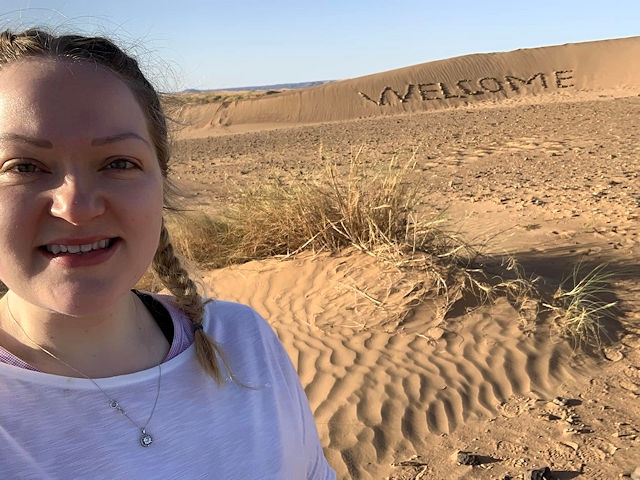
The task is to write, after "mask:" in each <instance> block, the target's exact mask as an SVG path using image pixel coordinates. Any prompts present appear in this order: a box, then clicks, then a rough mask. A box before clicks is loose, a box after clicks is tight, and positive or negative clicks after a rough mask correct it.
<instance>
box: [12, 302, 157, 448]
mask: <svg viewBox="0 0 640 480" xmlns="http://www.w3.org/2000/svg"><path fill="white" fill-rule="evenodd" d="M7 312H8V313H9V316H10V317H11V320H13V322H14V323H15V324H16V325H17V326H18V328H19V329H20V330H22V333H23V334H24V335H25V337H27V338H28V339H29V341H30V342H31V343H33V344H34V345H35V346H36V347H38V348H39V349H40V350H42V351H43V352H44V353H46V354H47V355H49V356H50V357H51V358H53V359H54V360H57V361H58V362H60V363H61V364H63V365H64V366H66V367H67V368H69V369H71V370H73V371H74V372H76V373H77V374H78V375H81V376H82V377H84V378H86V379H87V380H89V381H90V382H91V383H93V384H94V385H95V386H96V388H97V389H98V390H100V392H102V394H103V395H104V396H105V398H106V399H107V400H108V402H109V408H111V409H113V410H115V411H116V412H120V413H121V414H122V415H124V416H125V417H126V418H127V420H129V421H130V422H131V423H132V424H133V426H135V427H136V428H137V429H138V430H140V445H142V446H143V447H149V446H151V444H152V443H153V437H152V436H151V434H150V433H149V432H147V426H148V425H149V422H151V418H153V414H154V413H155V411H156V405H158V398H159V397H160V381H161V380H162V363H159V364H158V387H157V390H156V398H155V400H154V401H153V408H152V409H151V413H150V414H149V418H147V421H146V422H145V423H144V425H142V426H140V425H138V423H136V422H135V421H134V420H133V419H132V418H131V417H130V416H129V415H128V414H127V412H126V411H125V410H124V409H123V408H122V406H121V405H120V403H119V402H118V401H117V400H116V399H114V398H112V397H111V396H110V395H109V394H107V392H105V391H104V390H103V389H102V387H101V386H100V385H98V383H97V382H96V381H95V380H94V379H93V378H91V377H90V376H89V375H87V374H85V373H84V372H82V371H80V370H78V369H77V368H76V367H74V366H72V365H69V364H68V363H67V362H65V361H64V360H62V359H61V358H60V357H58V356H56V355H54V354H53V353H52V352H50V351H49V350H47V349H46V348H44V347H43V346H41V345H40V344H39V343H37V342H36V341H35V340H33V339H32V338H31V337H30V336H29V334H28V333H27V332H26V330H25V329H24V328H23V327H22V325H21V324H20V323H19V322H18V320H16V317H14V316H13V313H12V312H11V308H10V307H9V299H8V298H7Z"/></svg>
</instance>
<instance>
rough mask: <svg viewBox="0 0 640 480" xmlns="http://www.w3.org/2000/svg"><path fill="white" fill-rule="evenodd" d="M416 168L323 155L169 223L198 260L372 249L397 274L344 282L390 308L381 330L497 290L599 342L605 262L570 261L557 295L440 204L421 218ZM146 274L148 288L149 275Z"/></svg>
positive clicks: (491, 296)
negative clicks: (421, 311)
mask: <svg viewBox="0 0 640 480" xmlns="http://www.w3.org/2000/svg"><path fill="white" fill-rule="evenodd" d="M319 158H323V157H322V152H321V151H320V152H319ZM414 169H415V158H414V157H411V158H410V159H409V160H406V161H404V162H401V161H399V160H398V159H397V158H393V159H391V160H390V161H385V162H383V161H369V160H366V159H364V158H363V150H362V149H360V150H359V151H358V152H357V153H356V154H355V155H353V156H352V158H351V159H350V162H349V163H348V165H346V166H341V167H340V166H339V165H337V164H336V163H332V162H325V163H324V165H323V167H322V169H321V170H320V171H318V172H314V174H310V175H308V176H307V177H305V179H302V180H296V181H291V182H289V183H285V182H283V181H274V182H272V183H265V184H262V185H261V186H259V187H257V188H254V189H251V190H246V191H242V192H239V194H238V195H237V198H238V200H237V201H235V202H234V203H233V204H231V205H229V206H228V209H227V210H226V211H225V212H224V213H223V214H222V215H221V216H220V217H219V218H215V219H214V218H212V217H210V216H208V215H205V214H204V213H198V212H187V213H184V214H180V215H177V216H174V217H169V219H168V221H167V223H168V228H169V231H170V233H171V236H172V238H173V243H174V246H175V247H176V249H177V250H178V251H179V252H180V254H181V255H182V256H184V257H185V258H186V259H189V260H190V261H191V262H193V263H194V264H195V265H196V266H198V267H200V268H201V269H211V268H220V267H224V266H227V265H231V264H234V263H243V262H247V261H250V260H256V259H264V258H269V257H288V256H293V255H296V254H298V253H301V252H303V251H311V252H313V253H320V252H328V253H337V252H342V251H346V250H357V251H359V252H362V253H365V254H368V255H372V256H373V257H375V258H376V259H378V260H379V261H380V262H382V263H384V264H385V265H386V266H387V267H388V268H390V269H391V270H393V272H396V273H397V272H399V273H400V275H399V276H398V275H396V274H395V273H390V274H389V276H388V278H394V279H397V280H395V281H394V282H393V283H394V285H389V287H388V291H386V292H379V291H375V292H374V291H373V290H368V289H367V288H368V287H367V288H365V287H360V286H358V285H357V283H354V284H353V285H349V288H351V289H353V290H354V291H355V292H357V293H359V295H360V297H362V298H364V299H366V300H367V301H369V302H370V303H371V304H372V305H373V307H375V308H376V309H382V310H384V311H385V312H386V313H387V316H388V318H387V319H386V320H385V321H383V322H382V323H381V325H384V326H385V329H387V330H388V329H389V328H391V329H392V330H393V329H397V330H399V329H401V328H402V325H403V324H404V323H405V322H406V321H407V319H409V318H410V317H411V314H412V312H413V311H414V310H415V308H416V307H418V306H419V305H421V304H422V303H423V302H425V301H426V300H434V299H438V300H439V304H440V305H441V307H440V308H439V314H438V317H439V318H440V320H441V321H442V322H443V323H445V322H446V320H447V318H450V317H454V316H459V315H464V314H465V313H467V312H469V311H470V310H472V309H474V308H478V307H479V306H483V305H486V304H490V303H492V302H493V301H495V300H496V299H497V298H499V297H503V298H506V299H507V300H508V301H509V302H510V303H511V304H512V305H513V307H514V308H515V309H516V311H517V312H518V313H519V315H520V319H521V326H522V328H523V329H524V330H534V329H535V328H536V326H537V324H538V320H539V315H540V312H541V310H544V309H545V308H546V309H550V310H551V311H552V312H553V315H554V318H555V321H556V324H557V325H558V332H559V334H560V335H561V336H563V337H566V338H569V339H570V340H571V341H572V342H573V343H574V344H576V345H578V346H594V345H599V342H600V338H601V335H602V329H601V327H600V322H599V319H600V318H601V316H602V315H605V316H606V315H609V314H611V308H612V306H613V304H611V303H607V302H603V301H602V295H601V294H603V293H606V292H609V290H608V289H607V285H608V284H607V283H606V282H607V281H608V280H609V279H610V277H609V274H607V273H605V272H604V269H603V268H601V267H596V268H595V269H594V270H592V271H591V272H587V273H584V272H583V271H582V269H581V268H576V269H574V271H573V272H572V274H571V275H570V276H569V278H568V279H567V280H565V281H563V282H560V286H559V287H558V289H557V291H555V293H554V294H553V295H551V296H549V295H547V294H545V293H544V291H542V290H541V289H539V288H538V285H537V283H538V279H537V278H536V277H535V276H529V275H527V274H526V272H524V271H523V269H522V267H521V266H520V265H519V264H518V262H517V261H516V259H515V258H511V257H505V258H495V257H488V256H486V255H483V254H482V246H478V245H472V244H470V243H469V242H467V241H465V239H463V238H461V237H460V236H459V235H457V234H456V233H455V232H452V231H451V230H448V229H447V228H445V226H446V225H447V224H450V221H449V220H448V219H447V218H446V217H445V213H446V212H441V213H440V214H437V215H435V216H432V217H429V218H422V217H421V216H420V215H419V214H418V205H419V200H420V198H421V191H420V188H421V187H420V186H419V185H416V183H415V182H411V181H410V180H411V178H412V177H413V176H414ZM145 281H146V282H147V283H146V285H144V286H145V287H147V288H148V287H149V277H146V279H145ZM359 327H360V328H368V327H370V326H368V325H360V326H359Z"/></svg>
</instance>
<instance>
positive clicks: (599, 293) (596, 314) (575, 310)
mask: <svg viewBox="0 0 640 480" xmlns="http://www.w3.org/2000/svg"><path fill="white" fill-rule="evenodd" d="M612 276H613V275H612V274H611V273H609V272H607V271H606V265H598V266H596V267H595V268H593V269H591V270H589V271H587V272H584V268H583V267H582V265H581V264H578V265H576V267H575V268H574V269H573V272H572V273H571V275H570V276H569V277H568V278H566V279H565V280H563V282H562V283H561V284H560V286H559V287H558V289H557V291H556V292H555V293H554V295H553V297H552V299H551V301H550V302H549V303H546V304H545V306H546V307H547V308H549V309H550V310H551V311H552V313H553V316H554V320H555V326H556V329H557V330H558V332H559V334H560V335H562V336H563V337H566V338H568V339H569V340H570V341H571V342H572V344H573V345H574V346H575V347H576V348H584V347H587V348H596V349H600V347H601V346H602V336H603V334H604V333H605V331H606V329H605V325H604V322H605V320H607V319H615V317H616V315H615V310H614V308H615V307H616V305H617V302H615V301H607V300H606V298H608V297H612V296H613V295H614V291H613V290H612V288H611V286H610V282H611V280H612Z"/></svg>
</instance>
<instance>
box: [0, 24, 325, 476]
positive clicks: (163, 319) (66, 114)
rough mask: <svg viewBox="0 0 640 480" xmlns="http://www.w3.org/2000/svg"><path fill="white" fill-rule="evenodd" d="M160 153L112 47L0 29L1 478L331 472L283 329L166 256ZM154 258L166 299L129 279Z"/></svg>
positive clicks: (134, 70)
mask: <svg viewBox="0 0 640 480" xmlns="http://www.w3.org/2000/svg"><path fill="white" fill-rule="evenodd" d="M168 161H169V157H168V141H167V130H166V122H165V117H164V114H163V113H162V109H161V107H160V102H159V100H158V95H157V94H156V92H155V90H154V89H153V88H152V86H151V85H150V84H149V82H147V80H146V79H145V78H144V76H143V75H142V73H141V72H140V70H139V69H138V66H137V63H136V61H135V60H133V59H132V58H130V57H128V56H127V55H126V54H124V53H123V52H122V51H121V50H120V49H119V48H118V47H116V46H115V45H114V44H113V43H111V42H110V41H108V40H105V39H102V38H85V37H80V36H62V37H54V36H52V35H50V34H48V33H46V32H43V31H39V30H30V31H25V32H22V33H12V32H8V31H7V32H3V33H2V34H0V248H2V249H3V252H4V253H3V255H2V256H0V280H1V281H2V282H3V283H4V284H5V285H6V287H7V288H8V292H7V293H6V294H5V296H4V297H3V298H2V300H0V401H1V402H2V404H3V408H2V409H0V441H2V444H3V445H4V447H3V449H2V451H1V452H0V468H1V469H2V472H3V475H4V476H7V478H47V479H53V478H105V479H106V478H128V477H131V476H132V475H134V474H137V473H138V472H140V471H142V472H146V473H147V474H150V475H151V476H152V477H156V478H169V477H171V478H174V477H178V476H179V477H180V478H209V477H210V475H212V474H213V475H215V478H286V479H289V478H291V479H293V478H295V479H302V478H308V479H325V478H334V473H333V472H332V470H331V469H330V468H329V467H328V465H327V463H326V460H325V458H324V455H323V453H322V448H321V446H320V444H319V440H318V436H317V432H316V429H315V426H314V424H313V418H312V416H311V413H310V410H309V407H308V404H307V402H306V398H305V395H304V391H303V390H302V388H301V386H300V383H299V381H298V379H297V376H296V374H295V371H294V369H293V367H292V365H291V363H290V361H289V359H288V358H287V356H286V353H284V350H283V348H282V346H281V345H280V343H279V341H278V340H277V338H276V337H275V335H274V333H273V331H272V330H271V329H270V328H269V326H268V325H267V323H266V322H265V321H264V320H262V319H261V318H260V317H259V316H258V315H257V314H256V313H255V312H254V311H253V310H251V309H249V308H248V307H245V306H241V305H237V304H231V303H226V302H220V301H212V300H207V299H203V298H201V297H200V295H199V293H198V291H197V289H196V287H195V284H194V283H193V282H192V281H191V279H190V278H189V276H188V274H187V272H186V271H185V270H184V268H183V267H182V266H181V265H180V262H179V261H178V259H177V258H176V256H175V255H174V253H173V247H172V245H171V241H170V238H169V235H168V233H167V230H166V229H165V228H164V225H163V208H164V203H165V196H166V188H165V184H166V181H167V178H166V177H167V166H168ZM150 264H152V265H153V268H154V269H155V271H156V272H157V273H158V276H159V277H160V279H161V280H162V281H163V283H164V284H165V286H166V287H167V288H168V289H169V290H170V291H171V292H172V294H173V295H171V296H158V295H152V294H148V293H145V292H140V291H135V290H132V289H133V287H134V285H135V284H136V282H137V281H138V280H139V279H140V277H141V276H142V275H143V274H144V272H145V271H146V270H147V268H148V267H149V265H150ZM207 374H208V375H207ZM87 446H90V448H87ZM142 447H145V448H142ZM146 447H151V448H146ZM196 451H197V452H198V454H197V455H193V453H194V452H196ZM213 472H215V473H213ZM257 472H259V473H257Z"/></svg>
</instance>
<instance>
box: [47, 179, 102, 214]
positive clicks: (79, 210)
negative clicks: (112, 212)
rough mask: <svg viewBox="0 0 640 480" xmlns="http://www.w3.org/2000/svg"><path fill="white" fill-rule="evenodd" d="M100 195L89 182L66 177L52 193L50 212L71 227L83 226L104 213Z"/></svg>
mask: <svg viewBox="0 0 640 480" xmlns="http://www.w3.org/2000/svg"><path fill="white" fill-rule="evenodd" d="M104 209H105V203H104V199H103V198H102V195H101V194H100V193H99V192H98V191H97V189H96V188H95V186H94V185H92V184H91V182H88V181H86V180H84V181H83V179H80V178H77V177H71V176H67V177H65V179H64V181H63V182H62V183H61V184H60V185H58V186H57V187H56V188H55V189H53V192H52V201H51V207H50V212H51V215H53V216H54V217H58V218H61V219H63V220H66V221H67V222H69V223H71V224H73V225H81V224H85V223H87V222H89V221H91V220H92V219H94V218H96V217H98V216H100V215H102V213H104Z"/></svg>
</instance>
